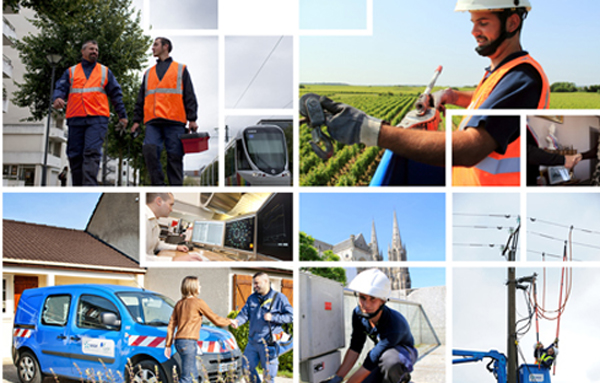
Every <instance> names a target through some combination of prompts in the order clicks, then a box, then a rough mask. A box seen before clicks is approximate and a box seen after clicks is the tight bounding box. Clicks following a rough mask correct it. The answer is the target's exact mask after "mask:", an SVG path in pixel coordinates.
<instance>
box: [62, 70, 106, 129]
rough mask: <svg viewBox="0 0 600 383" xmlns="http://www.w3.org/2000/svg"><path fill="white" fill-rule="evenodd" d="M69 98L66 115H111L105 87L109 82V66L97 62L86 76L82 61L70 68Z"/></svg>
mask: <svg viewBox="0 0 600 383" xmlns="http://www.w3.org/2000/svg"><path fill="white" fill-rule="evenodd" d="M69 81H70V82H71V89H70V90H69V99H68V101H67V113H66V117H67V118H71V117H86V116H105V117H109V116H110V107H109V106H108V97H107V96H106V91H105V90H104V87H105V86H106V84H107V83H108V68H107V67H105V66H104V65H102V64H96V66H95V67H94V69H92V73H90V77H89V78H86V77H85V73H84V71H83V66H82V65H81V63H79V64H77V65H74V66H72V67H70V68H69Z"/></svg>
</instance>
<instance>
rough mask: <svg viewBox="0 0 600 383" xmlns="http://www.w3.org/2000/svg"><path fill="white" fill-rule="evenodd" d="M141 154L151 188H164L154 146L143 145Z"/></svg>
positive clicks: (162, 175) (163, 179)
mask: <svg viewBox="0 0 600 383" xmlns="http://www.w3.org/2000/svg"><path fill="white" fill-rule="evenodd" d="M142 153H143V154H144V161H145V162H146V169H148V175H149V176H150V183H151V184H152V185H153V186H164V185H165V175H164V174H163V172H162V169H161V166H160V159H159V158H158V151H157V148H156V145H144V146H143V147H142Z"/></svg>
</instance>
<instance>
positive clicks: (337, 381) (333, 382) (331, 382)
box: [321, 375, 342, 383]
mask: <svg viewBox="0 0 600 383" xmlns="http://www.w3.org/2000/svg"><path fill="white" fill-rule="evenodd" d="M321 383H342V377H341V376H337V375H334V376H332V377H331V378H329V379H327V380H324V381H322V382H321Z"/></svg>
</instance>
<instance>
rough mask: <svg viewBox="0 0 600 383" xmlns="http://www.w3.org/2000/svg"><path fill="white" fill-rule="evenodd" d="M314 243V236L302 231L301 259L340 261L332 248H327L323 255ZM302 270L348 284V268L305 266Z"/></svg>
mask: <svg viewBox="0 0 600 383" xmlns="http://www.w3.org/2000/svg"><path fill="white" fill-rule="evenodd" d="M314 243H315V240H314V238H312V237H311V236H309V235H307V234H306V233H304V232H300V260H301V261H324V262H339V260H340V257H338V256H337V255H335V254H334V253H333V251H331V250H326V251H325V252H324V253H323V255H322V256H319V251H318V250H317V249H316V248H315V247H314ZM301 270H304V271H308V272H310V273H312V274H314V275H319V276H321V277H324V278H328V279H332V280H334V281H338V282H340V283H343V284H344V285H345V284H346V280H347V279H346V270H345V269H344V268H342V267H304V268H302V269H301Z"/></svg>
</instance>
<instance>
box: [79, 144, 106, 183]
mask: <svg viewBox="0 0 600 383" xmlns="http://www.w3.org/2000/svg"><path fill="white" fill-rule="evenodd" d="M101 157H102V155H101V154H100V152H99V151H97V150H95V149H86V150H85V151H84V152H83V166H82V170H83V186H98V170H99V169H100V158H101Z"/></svg>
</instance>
